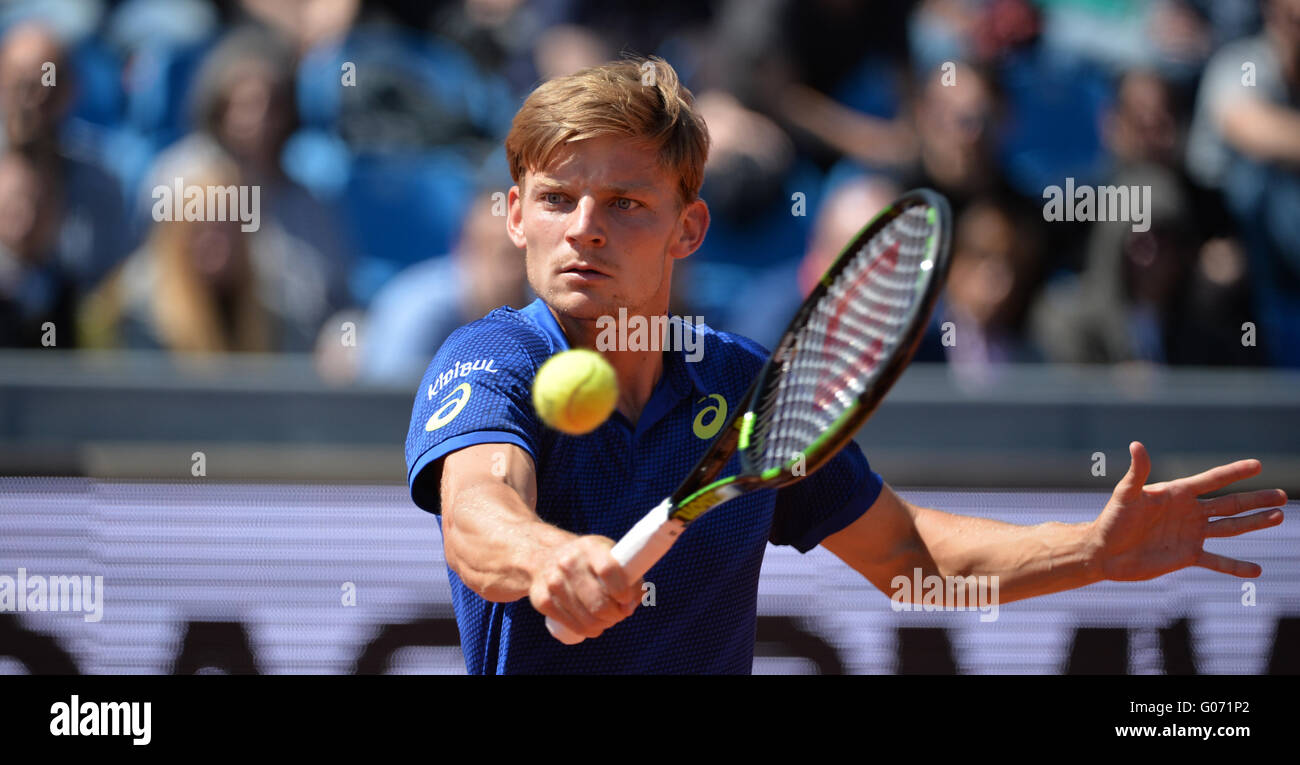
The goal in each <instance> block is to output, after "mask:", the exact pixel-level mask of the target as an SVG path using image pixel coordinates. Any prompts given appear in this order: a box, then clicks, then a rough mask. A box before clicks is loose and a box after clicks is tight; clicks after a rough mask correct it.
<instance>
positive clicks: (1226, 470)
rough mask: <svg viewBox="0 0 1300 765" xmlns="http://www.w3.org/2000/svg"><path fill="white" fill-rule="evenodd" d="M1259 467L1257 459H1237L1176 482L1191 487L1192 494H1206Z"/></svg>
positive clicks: (1244, 476) (1237, 479) (1235, 480)
mask: <svg viewBox="0 0 1300 765" xmlns="http://www.w3.org/2000/svg"><path fill="white" fill-rule="evenodd" d="M1261 469H1262V466H1261V465H1260V464H1259V460H1237V461H1236V462H1232V463H1229V464H1227V465H1220V466H1218V467H1215V468H1210V469H1209V470H1206V471H1205V472H1204V473H1197V474H1196V475H1193V476H1188V477H1187V478H1183V479H1182V480H1180V481H1178V482H1177V483H1179V484H1182V486H1183V487H1185V488H1188V489H1191V491H1192V493H1194V494H1197V495H1200V494H1208V493H1209V492H1212V491H1218V490H1219V489H1222V488H1223V487H1225V486H1227V485H1229V484H1232V483H1236V482H1237V481H1240V480H1241V479H1243V478H1250V477H1251V476H1253V475H1257V474H1258V473H1259V471H1260V470H1261Z"/></svg>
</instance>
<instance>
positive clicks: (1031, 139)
mask: <svg viewBox="0 0 1300 765" xmlns="http://www.w3.org/2000/svg"><path fill="white" fill-rule="evenodd" d="M999 75H1000V78H1001V82H1002V84H1003V86H1004V88H1005V90H1006V98H1007V104H1006V106H1007V109H1008V112H1009V114H1008V122H1007V126H1006V130H1005V132H1004V134H1003V139H1002V146H1001V157H1002V165H1003V168H1004V169H1005V171H1006V173H1007V178H1008V180H1009V181H1010V182H1011V184H1012V185H1013V186H1015V187H1016V188H1017V189H1018V190H1019V191H1020V192H1021V193H1022V194H1025V195H1027V196H1029V197H1030V198H1032V199H1037V198H1041V195H1042V193H1043V189H1044V188H1045V187H1046V186H1050V185H1053V184H1059V183H1061V181H1062V179H1063V178H1066V177H1067V176H1068V177H1073V178H1074V179H1075V180H1076V182H1077V183H1081V184H1083V183H1086V184H1093V183H1097V182H1098V181H1099V180H1100V174H1101V173H1102V172H1104V170H1105V162H1106V154H1105V151H1104V149H1103V147H1102V144H1101V136H1100V128H1099V124H1098V121H1099V120H1100V118H1101V114H1102V110H1103V109H1104V107H1105V104H1106V102H1107V99H1108V98H1109V97H1110V93H1111V91H1112V88H1111V86H1110V83H1109V81H1108V78H1107V77H1106V75H1105V74H1104V73H1103V72H1102V71H1100V70H1098V69H1097V68H1096V67H1094V66H1092V65H1089V64H1087V63H1084V62H1081V61H1080V62H1072V63H1065V62H1062V61H1057V60H1054V59H1052V58H1051V57H1050V56H1047V55H1045V54H1043V53H1041V52H1039V51H1030V52H1027V53H1021V54H1018V55H1015V56H1011V57H1009V58H1008V60H1007V62H1006V63H1005V65H1004V66H1003V67H1002V69H1001V71H1000V72H999Z"/></svg>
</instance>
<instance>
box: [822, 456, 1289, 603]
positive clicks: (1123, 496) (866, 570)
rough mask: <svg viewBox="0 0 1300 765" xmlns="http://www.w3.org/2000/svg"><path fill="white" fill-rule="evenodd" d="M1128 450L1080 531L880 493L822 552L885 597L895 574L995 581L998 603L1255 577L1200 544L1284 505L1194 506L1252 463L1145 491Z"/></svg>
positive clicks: (1267, 500)
mask: <svg viewBox="0 0 1300 765" xmlns="http://www.w3.org/2000/svg"><path fill="white" fill-rule="evenodd" d="M1129 452H1130V456H1131V457H1132V465H1131V466H1130V467H1129V471H1128V473H1127V474H1126V475H1125V476H1124V477H1123V478H1122V479H1121V480H1120V482H1119V484H1118V485H1117V486H1116V487H1115V491H1114V493H1113V494H1112V495H1111V498H1110V501H1109V502H1107V503H1106V507H1105V508H1104V509H1103V510H1102V512H1101V514H1100V515H1098V516H1097V518H1096V519H1095V520H1093V521H1090V522H1088V523H1077V524H1070V523H1056V522H1049V523H1041V524H1038V525H1036V526H1017V525H1014V524H1009V523H1002V522H999V521H993V520H988V519H985V518H971V517H968V516H960V515H953V514H951V513H945V512H942V511H939V510H934V509H931V508H926V507H919V506H917V505H913V504H911V503H909V502H907V501H906V500H904V499H903V498H902V497H899V496H898V494H896V493H895V492H894V491H893V490H892V489H891V488H890V487H889V486H888V485H886V486H885V487H884V489H883V490H882V491H881V492H880V496H879V497H878V498H877V499H876V501H875V503H874V504H872V506H871V508H870V509H869V510H868V511H867V512H865V513H863V515H862V516H861V517H859V518H858V519H857V520H856V521H854V522H853V523H852V524H850V525H849V526H848V527H846V528H845V529H843V530H842V531H839V532H837V533H835V534H832V535H831V536H829V537H827V538H826V539H824V540H823V541H822V546H823V547H825V548H827V549H828V550H830V551H831V552H833V553H834V554H835V555H836V556H838V557H839V558H840V559H841V560H843V561H844V562H845V563H848V564H849V565H850V566H852V567H853V568H854V569H855V570H857V571H858V572H859V573H861V574H862V575H863V576H865V577H866V578H867V579H868V580H870V581H871V583H872V584H874V585H875V586H876V587H877V588H879V589H880V590H881V592H884V593H886V594H889V593H890V592H891V591H892V590H893V589H894V588H893V587H892V585H891V582H892V580H893V578H894V577H895V576H904V577H907V578H908V579H909V580H910V579H912V578H913V575H914V571H915V570H917V569H919V570H920V571H921V576H923V577H924V576H929V575H931V574H937V575H939V576H962V577H965V576H971V575H974V576H980V575H987V576H993V575H996V576H998V599H999V601H1000V602H1002V603H1009V602H1011V601H1015V600H1022V599H1024V598H1030V597H1033V596H1035V595H1046V594H1048V593H1053V592H1060V591H1062V590H1069V589H1074V588H1076V587H1083V586H1085V585H1089V584H1092V583H1093V582H1099V581H1102V580H1106V579H1110V580H1115V581H1137V580H1144V579H1153V578H1155V577H1158V576H1161V575H1164V574H1167V573H1170V572H1172V571H1177V570H1179V569H1182V568H1186V567H1187V566H1201V567H1203V568H1208V569H1211V570H1213V571H1219V572H1221V573H1224V574H1231V575H1233V576H1239V577H1256V576H1259V575H1260V572H1261V569H1260V567H1259V566H1258V565H1257V564H1255V563H1249V562H1246V561H1241V560H1236V559H1233V558H1228V557H1225V556H1222V555H1217V554H1215V553H1211V552H1207V551H1206V550H1204V549H1203V545H1204V543H1205V540H1206V539H1209V538H1211V537H1231V536H1237V535H1238V534H1244V533H1246V532H1248V531H1256V530H1258V529H1262V528H1267V527H1269V526H1276V525H1278V524H1279V523H1281V522H1282V511H1281V510H1280V509H1277V510H1268V511H1265V512H1262V513H1253V514H1250V515H1241V514H1242V513H1245V512H1247V511H1250V510H1257V509H1260V508H1270V507H1276V506H1279V505H1282V504H1285V503H1286V501H1287V497H1286V494H1285V493H1284V492H1282V491H1281V490H1278V489H1267V490H1262V491H1250V492H1240V493H1236V494H1228V495H1225V496H1222V497H1217V498H1214V499H1200V495H1202V494H1206V493H1209V492H1214V491H1218V490H1220V489H1223V488H1225V487H1227V486H1229V485H1230V484H1233V483H1235V482H1237V481H1240V480H1242V479H1244V478H1250V477H1251V476H1254V475H1257V474H1258V473H1259V471H1260V469H1261V466H1260V463H1259V461H1258V460H1241V461H1238V462H1233V463H1231V464H1228V465H1220V466H1219V467H1216V468H1212V469H1210V470H1207V471H1205V472H1204V473H1200V474H1198V475H1194V476H1190V477H1187V478H1180V479H1177V480H1174V481H1165V482H1162V483H1156V484H1151V485H1149V486H1148V485H1146V478H1147V475H1148V474H1149V473H1150V470H1151V462H1150V458H1149V456H1148V455H1147V452H1146V449H1145V447H1143V446H1142V445H1141V444H1140V443H1137V442H1134V443H1133V444H1131V445H1130V446H1129ZM1232 516H1240V517H1232ZM1215 518H1218V520H1214V519H1215Z"/></svg>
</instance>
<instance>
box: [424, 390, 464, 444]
mask: <svg viewBox="0 0 1300 765" xmlns="http://www.w3.org/2000/svg"><path fill="white" fill-rule="evenodd" d="M469 394H470V387H469V383H461V384H460V385H457V386H456V387H455V388H454V389H452V391H451V393H448V394H447V396H446V397H445V398H443V400H442V401H441V402H440V403H441V404H442V405H441V406H439V407H438V411H436V412H434V413H433V416H432V417H430V418H429V421H428V422H426V423H424V430H425V432H430V433H431V432H433V431H435V430H437V429H438V428H441V427H442V426H443V425H446V424H447V423H449V422H451V421H452V420H454V419H456V415H458V414H460V410H462V409H464V408H465V404H467V403H468V402H469Z"/></svg>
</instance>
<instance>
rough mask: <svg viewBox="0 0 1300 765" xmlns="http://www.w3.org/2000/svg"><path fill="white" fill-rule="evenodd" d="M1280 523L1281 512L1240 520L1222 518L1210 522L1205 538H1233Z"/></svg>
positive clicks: (1258, 514) (1270, 511)
mask: <svg viewBox="0 0 1300 765" xmlns="http://www.w3.org/2000/svg"><path fill="white" fill-rule="evenodd" d="M1225 499H1226V498H1225ZM1281 522H1282V511H1281V510H1269V511H1268V512H1266V513H1255V514H1254V515H1247V516H1243V517H1241V518H1224V519H1222V520H1218V521H1211V522H1210V526H1209V528H1208V529H1206V532H1205V536H1207V537H1235V536H1237V535H1238V534H1245V533H1246V532H1247V531H1258V530H1260V529H1266V528H1268V527H1269V526H1276V525H1278V524H1279V523H1281Z"/></svg>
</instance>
